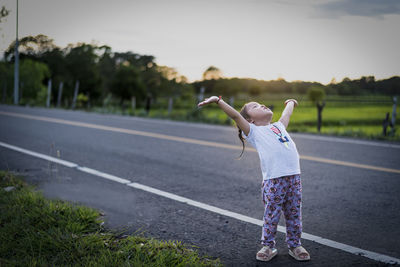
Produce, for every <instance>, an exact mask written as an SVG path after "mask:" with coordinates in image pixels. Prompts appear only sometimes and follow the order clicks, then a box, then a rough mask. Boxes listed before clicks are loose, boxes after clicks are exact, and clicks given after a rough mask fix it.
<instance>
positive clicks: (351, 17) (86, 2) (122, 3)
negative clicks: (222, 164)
mask: <svg viewBox="0 0 400 267" xmlns="http://www.w3.org/2000/svg"><path fill="white" fill-rule="evenodd" d="M1 6H6V8H7V9H8V10H10V14H9V16H8V17H7V18H6V20H5V21H2V22H1V23H0V38H1V40H0V52H3V51H4V50H5V49H6V48H7V47H8V45H9V44H10V43H11V42H12V41H13V40H14V39H15V36H16V0H0V7H1ZM399 26H400V0H281V1H278V0H197V1H195V0H168V1H165V0H141V1H140V0H113V1H105V0H79V1H77V0H34V1H33V0H19V37H20V38H22V37H24V36H27V35H37V34H45V35H47V36H49V37H50V38H52V39H53V40H54V42H55V44H56V45H58V46H60V47H65V46H66V45H67V44H69V43H77V42H86V43H94V44H98V45H108V46H110V47H111V48H112V50H113V51H114V52H126V51H132V52H134V53H138V54H146V55H153V56H155V58H156V62H157V64H159V65H165V66H169V67H172V68H175V69H176V70H177V71H178V72H179V73H180V74H181V75H184V76H186V77H187V78H188V79H189V81H196V80H201V79H202V74H203V72H204V71H205V70H206V69H207V68H208V67H209V66H211V65H212V66H215V67H217V68H219V69H220V70H221V71H222V73H223V76H224V77H241V78H255V79H261V80H275V79H278V78H283V79H285V80H286V81H295V80H302V81H317V82H320V83H323V84H328V83H330V81H331V80H332V78H335V79H336V81H338V82H340V81H341V80H342V79H343V78H345V77H348V78H350V79H359V78H360V77H361V76H370V75H373V76H375V78H376V79H377V80H379V79H386V78H390V77H392V76H395V75H400V49H399V48H400V34H399V32H400V30H399V29H400V27H399Z"/></svg>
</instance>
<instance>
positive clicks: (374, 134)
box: [96, 95, 400, 141]
mask: <svg viewBox="0 0 400 267" xmlns="http://www.w3.org/2000/svg"><path fill="white" fill-rule="evenodd" d="M289 98H295V99H296V100H298V102H299V106H298V107H296V109H295V110H294V112H293V114H292V117H291V119H290V123H289V127H288V131H289V132H306V133H317V108H316V107H315V105H314V104H313V103H312V102H310V101H309V100H308V99H307V96H306V95H264V96H260V97H256V98H251V97H248V96H239V97H238V98H237V99H236V100H235V103H234V107H235V109H237V110H240V108H241V106H242V105H243V104H244V103H246V102H249V101H257V102H260V103H263V104H265V105H267V106H271V105H273V112H274V117H273V119H272V120H273V121H277V120H278V119H279V118H280V116H281V114H282V111H283V109H284V104H283V103H284V101H285V100H286V99H289ZM225 101H226V102H229V100H228V99H225ZM167 106H168V105H167V100H166V99H159V100H158V101H157V103H156V104H155V105H154V108H153V109H152V110H151V111H150V114H149V117H153V118H166V119H172V120H184V121H195V122H206V123H213V124H224V125H234V124H233V121H232V120H230V119H229V118H228V117H227V115H225V113H224V112H223V111H221V110H220V109H219V108H218V107H217V106H216V105H210V106H205V107H203V108H201V109H197V107H196V102H195V101H193V103H186V104H185V106H184V107H182V105H181V106H180V107H174V109H173V110H172V112H171V114H168V111H167ZM392 108H393V103H392V99H391V98H390V97H389V96H328V97H327V99H326V105H325V108H324V110H323V112H322V127H321V133H322V134H328V135H340V136H353V137H360V138H366V139H382V140H392V141H400V130H399V128H400V127H399V123H398V122H396V127H395V129H396V131H395V134H394V136H383V134H382V129H383V128H382V123H383V120H384V119H385V116H386V113H387V112H389V114H390V117H391V116H392ZM96 111H98V112H112V113H119V114H126V115H135V116H146V114H145V112H144V110H143V109H140V110H136V111H135V112H132V110H129V109H127V110H126V111H124V112H122V111H121V110H120V109H113V110H104V109H97V110H96ZM396 112H397V114H398V116H400V114H399V107H398V106H397V111H396ZM396 121H398V119H397V120H396ZM390 130H391V128H390V127H389V128H388V132H390Z"/></svg>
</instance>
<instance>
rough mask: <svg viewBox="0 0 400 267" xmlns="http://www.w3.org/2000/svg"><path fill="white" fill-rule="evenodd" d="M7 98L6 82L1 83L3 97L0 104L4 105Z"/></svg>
mask: <svg viewBox="0 0 400 267" xmlns="http://www.w3.org/2000/svg"><path fill="white" fill-rule="evenodd" d="M6 98H7V81H3V97H2V100H1V102H3V103H5V102H6Z"/></svg>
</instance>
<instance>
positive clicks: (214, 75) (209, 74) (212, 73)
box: [203, 66, 222, 80]
mask: <svg viewBox="0 0 400 267" xmlns="http://www.w3.org/2000/svg"><path fill="white" fill-rule="evenodd" d="M220 78H222V71H221V70H220V69H218V68H217V67H214V66H210V67H208V68H207V69H206V71H204V72H203V80H218V79H220Z"/></svg>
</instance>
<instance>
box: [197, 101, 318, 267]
mask: <svg viewBox="0 0 400 267" xmlns="http://www.w3.org/2000/svg"><path fill="white" fill-rule="evenodd" d="M210 103H216V104H217V105H218V106H219V107H220V108H221V109H222V110H223V111H224V112H225V113H226V114H227V115H228V116H229V117H231V118H232V119H233V120H234V121H235V122H236V125H237V127H238V128H239V138H240V140H241V141H242V144H243V150H242V154H243V151H244V147H245V145H244V138H243V135H242V133H244V136H245V138H246V140H247V141H248V142H249V143H250V144H252V146H253V147H254V148H255V149H256V150H257V152H258V155H259V158H260V163H261V170H262V175H263V183H262V195H263V202H264V207H265V211H264V225H263V229H262V230H263V231H262V236H261V243H262V245H263V247H262V248H261V250H260V251H259V252H258V253H257V255H256V259H257V260H261V261H269V260H271V259H272V258H273V257H274V256H275V255H277V254H278V251H277V249H276V248H275V235H276V231H277V227H278V222H279V218H280V214H281V211H282V210H283V213H284V215H285V220H286V243H287V246H288V248H289V255H291V256H292V257H293V258H295V259H296V260H299V261H307V260H310V255H309V253H308V252H307V251H306V250H305V249H304V248H303V247H302V246H301V242H300V238H301V232H302V223H301V191H302V190H301V180H300V160H299V154H298V152H297V148H296V145H295V143H294V142H293V140H292V138H291V137H290V136H289V134H288V132H287V131H286V128H287V126H288V124H289V119H290V116H291V115H292V112H293V109H294V107H296V106H297V105H298V104H297V101H296V100H295V99H288V100H286V101H285V109H284V111H283V113H282V116H281V118H280V119H279V121H277V122H274V123H271V121H272V116H273V112H272V111H271V110H270V109H269V108H267V107H266V106H265V105H261V104H259V103H257V102H250V103H247V104H245V105H244V106H243V107H242V109H241V111H240V113H239V112H237V111H236V110H235V109H234V108H232V107H231V106H229V105H228V104H227V103H225V102H224V100H223V99H222V98H221V97H217V96H212V97H210V98H206V99H205V100H204V101H203V102H201V103H199V104H198V106H199V107H200V106H204V105H207V104H210ZM242 154H241V155H242Z"/></svg>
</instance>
